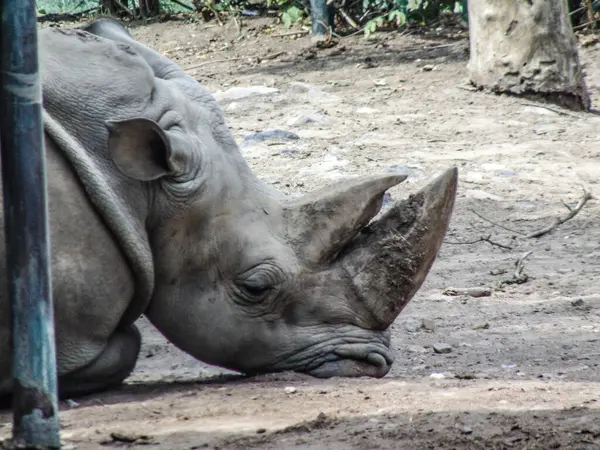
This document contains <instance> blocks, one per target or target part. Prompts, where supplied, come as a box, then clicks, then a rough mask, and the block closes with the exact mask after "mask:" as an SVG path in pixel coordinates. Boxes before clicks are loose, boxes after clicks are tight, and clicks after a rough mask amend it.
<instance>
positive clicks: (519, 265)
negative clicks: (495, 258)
mask: <svg viewBox="0 0 600 450" xmlns="http://www.w3.org/2000/svg"><path fill="white" fill-rule="evenodd" d="M532 253H533V251H528V252H526V253H523V255H521V257H520V258H519V259H517V261H516V262H515V272H514V273H513V276H512V278H509V279H508V280H502V281H500V282H498V283H497V285H496V286H497V288H502V286H504V285H506V284H523V283H525V282H527V281H528V280H529V275H527V274H526V273H523V270H524V269H525V260H526V259H527V258H528V257H529V255H531V254H532Z"/></svg>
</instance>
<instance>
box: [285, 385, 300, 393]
mask: <svg viewBox="0 0 600 450" xmlns="http://www.w3.org/2000/svg"><path fill="white" fill-rule="evenodd" d="M297 391H298V389H296V388H295V387H293V386H287V387H285V388H284V389H283V392H285V393H286V394H295V393H296V392H297Z"/></svg>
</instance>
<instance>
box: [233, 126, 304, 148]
mask: <svg viewBox="0 0 600 450" xmlns="http://www.w3.org/2000/svg"><path fill="white" fill-rule="evenodd" d="M298 139H300V136H298V135H297V134H296V133H293V132H291V131H285V130H280V129H277V128H276V129H272V130H265V131H259V132H258V133H252V134H248V135H246V136H244V143H245V144H248V143H250V142H264V141H296V140H298Z"/></svg>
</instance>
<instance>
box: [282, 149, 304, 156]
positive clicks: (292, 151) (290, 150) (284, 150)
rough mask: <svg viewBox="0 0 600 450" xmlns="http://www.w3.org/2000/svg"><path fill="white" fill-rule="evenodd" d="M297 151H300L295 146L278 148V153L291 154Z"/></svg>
mask: <svg viewBox="0 0 600 450" xmlns="http://www.w3.org/2000/svg"><path fill="white" fill-rule="evenodd" d="M298 152H300V149H297V148H295V147H288V148H282V149H281V150H279V154H280V155H292V154H294V153H298Z"/></svg>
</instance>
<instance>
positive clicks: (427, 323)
mask: <svg viewBox="0 0 600 450" xmlns="http://www.w3.org/2000/svg"><path fill="white" fill-rule="evenodd" d="M421 327H422V328H423V329H425V330H427V331H434V330H435V323H434V322H433V320H431V319H423V321H422V322H421Z"/></svg>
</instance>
